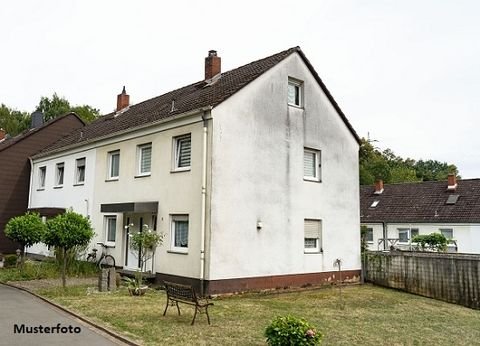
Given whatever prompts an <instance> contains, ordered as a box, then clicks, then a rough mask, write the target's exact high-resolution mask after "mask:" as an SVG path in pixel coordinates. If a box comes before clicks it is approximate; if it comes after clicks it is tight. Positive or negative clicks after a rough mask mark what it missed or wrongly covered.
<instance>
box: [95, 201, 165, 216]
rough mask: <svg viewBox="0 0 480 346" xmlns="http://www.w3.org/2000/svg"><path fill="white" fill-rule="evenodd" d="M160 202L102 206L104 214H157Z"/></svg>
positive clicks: (101, 210)
mask: <svg viewBox="0 0 480 346" xmlns="http://www.w3.org/2000/svg"><path fill="white" fill-rule="evenodd" d="M157 211H158V202H127V203H108V204H101V205H100V212H102V213H128V212H131V213H156V212H157Z"/></svg>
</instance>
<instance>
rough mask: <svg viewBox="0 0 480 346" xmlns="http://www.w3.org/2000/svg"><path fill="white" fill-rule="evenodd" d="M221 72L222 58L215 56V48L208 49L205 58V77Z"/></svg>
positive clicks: (211, 76)
mask: <svg viewBox="0 0 480 346" xmlns="http://www.w3.org/2000/svg"><path fill="white" fill-rule="evenodd" d="M220 72H222V59H221V58H220V57H219V56H217V51H216V50H210V51H209V52H208V56H207V57H206V58H205V79H212V78H213V77H215V76H216V75H217V74H219V73H220Z"/></svg>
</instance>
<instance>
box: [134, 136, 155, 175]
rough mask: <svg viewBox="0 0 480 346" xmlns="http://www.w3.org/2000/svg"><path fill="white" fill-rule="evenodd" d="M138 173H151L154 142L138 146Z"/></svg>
mask: <svg viewBox="0 0 480 346" xmlns="http://www.w3.org/2000/svg"><path fill="white" fill-rule="evenodd" d="M137 159H138V163H137V175H138V176H145V175H150V173H151V168H152V143H148V144H142V145H139V146H137Z"/></svg>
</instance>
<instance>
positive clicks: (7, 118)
mask: <svg viewBox="0 0 480 346" xmlns="http://www.w3.org/2000/svg"><path fill="white" fill-rule="evenodd" d="M29 125H30V115H29V114H28V113H26V112H20V111H17V110H14V109H11V108H9V107H7V106H5V105H4V104H3V103H2V104H1V105H0V128H2V129H4V130H5V132H6V133H8V134H9V135H10V136H16V135H18V134H19V133H20V132H22V131H23V130H25V129H28V127H29Z"/></svg>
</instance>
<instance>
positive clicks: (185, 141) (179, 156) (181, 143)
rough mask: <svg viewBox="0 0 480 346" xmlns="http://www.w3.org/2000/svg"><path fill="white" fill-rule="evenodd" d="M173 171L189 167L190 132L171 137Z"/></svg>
mask: <svg viewBox="0 0 480 346" xmlns="http://www.w3.org/2000/svg"><path fill="white" fill-rule="evenodd" d="M173 151H174V163H173V170H174V171H186V170H189V169H190V166H191V162H192V136H191V134H188V135H183V136H179V137H174V138H173Z"/></svg>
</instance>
